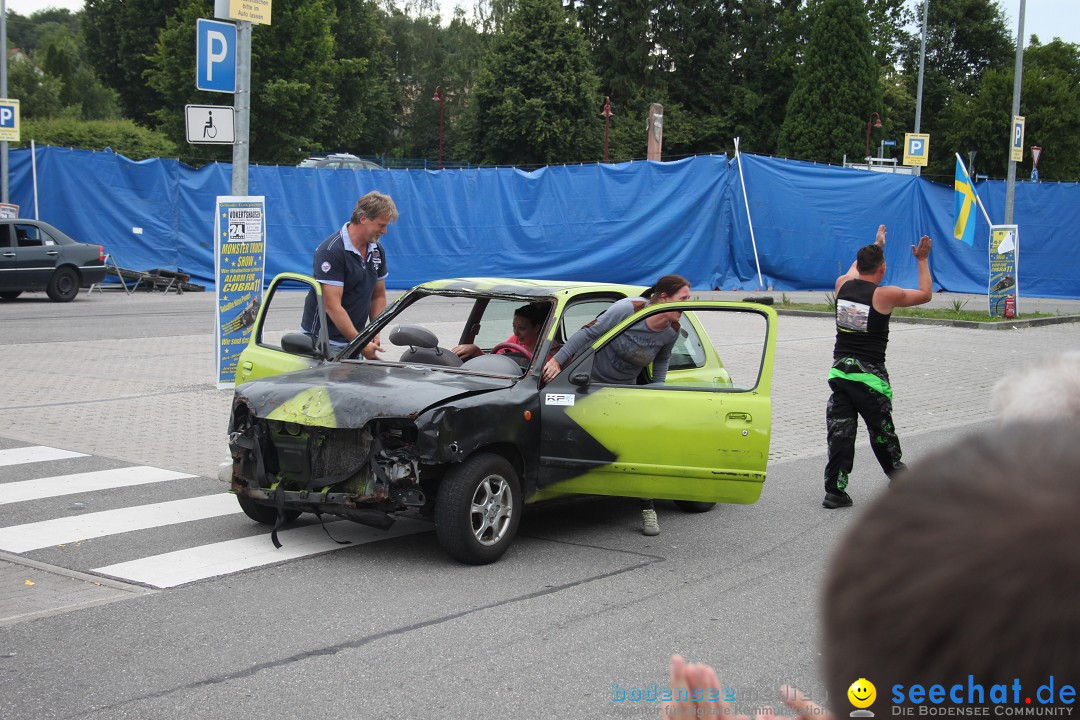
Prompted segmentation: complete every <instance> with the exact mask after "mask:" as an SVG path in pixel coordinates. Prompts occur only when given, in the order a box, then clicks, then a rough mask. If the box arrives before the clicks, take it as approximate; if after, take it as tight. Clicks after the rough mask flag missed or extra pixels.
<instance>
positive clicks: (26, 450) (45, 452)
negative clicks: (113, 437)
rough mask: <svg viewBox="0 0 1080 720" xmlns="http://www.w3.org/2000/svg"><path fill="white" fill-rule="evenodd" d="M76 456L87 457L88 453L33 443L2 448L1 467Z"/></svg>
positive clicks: (0, 452) (0, 455) (0, 451)
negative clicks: (26, 445) (25, 445)
mask: <svg viewBox="0 0 1080 720" xmlns="http://www.w3.org/2000/svg"><path fill="white" fill-rule="evenodd" d="M76 457H86V453H80V452H72V451H71V450H61V449H59V448H52V447H46V446H45V445H31V446H29V447H21V448H11V449H10V450H0V467H3V466H5V465H23V464H24V463H34V462H45V461H46V460H66V459H68V458H76Z"/></svg>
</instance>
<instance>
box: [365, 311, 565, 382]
mask: <svg viewBox="0 0 1080 720" xmlns="http://www.w3.org/2000/svg"><path fill="white" fill-rule="evenodd" d="M530 302H539V303H541V311H544V310H545V308H544V305H546V311H547V312H550V308H551V306H552V305H553V304H554V303H553V300H552V299H551V298H540V299H536V298H526V297H491V296H487V297H476V296H474V295H472V296H461V295H428V294H423V293H415V294H410V295H408V296H405V297H403V298H402V299H401V300H400V301H399V303H398V304H400V305H401V307H400V308H398V307H397V305H395V307H393V308H391V312H392V313H393V316H392V317H390V318H389V319H388V321H387V322H386V323H385V325H384V326H383V327H382V328H381V329H380V331H379V336H380V342H381V344H382V347H383V349H384V350H385V352H384V353H382V354H381V355H380V358H379V359H381V360H387V361H392V362H397V361H400V362H414V361H415V360H414V359H413V358H414V357H416V353H415V351H413V350H411V346H410V345H409V344H408V343H407V342H406V343H405V344H394V342H393V339H394V338H395V331H396V330H398V331H410V330H411V329H414V328H421V329H422V330H426V331H428V332H430V333H431V334H432V335H434V339H435V341H436V349H438V350H440V351H446V352H452V351H453V349H454V348H455V347H456V346H458V345H467V344H471V345H476V346H477V349H478V351H479V353H482V354H484V355H489V354H491V352H492V350H493V349H495V348H496V346H498V345H500V344H502V343H506V342H508V341H509V342H511V343H512V344H514V345H519V343H518V341H517V340H516V338H514V312H515V310H517V309H518V308H521V307H522V306H524V305H528V304H529V303H530ZM544 324H545V325H546V320H545V323H544ZM409 335H410V337H413V338H414V339H415V336H414V335H413V334H412V333H411V332H410V333H409ZM398 342H399V343H401V342H402V341H401V340H400V339H399V340H398ZM537 344H539V342H537ZM525 349H526V350H528V355H527V354H526V353H522V352H521V351H520V349H519V348H517V347H507V348H505V349H504V351H503V352H501V353H499V354H500V355H506V356H507V357H511V358H513V359H514V360H516V361H517V363H518V366H519V368H520V372H523V371H524V369H526V368H528V367H529V366H530V365H531V363H532V358H531V357H529V355H531V354H532V352H533V350H535V349H536V348H535V346H534V347H526V348H525ZM474 352H476V351H474ZM357 354H358V349H357V348H350V351H349V352H348V353H346V354H345V357H349V358H355V357H356V356H357ZM431 364H440V363H431ZM499 365H500V364H499V363H496V362H482V363H474V364H473V365H472V366H471V367H472V368H476V369H477V370H478V371H480V372H487V371H493V370H494V369H495V368H498V367H499ZM503 365H505V364H503ZM506 367H508V368H510V367H511V366H509V365H506ZM465 369H470V366H467V367H466V368H465ZM494 371H497V370H494ZM514 374H519V371H515V372H514Z"/></svg>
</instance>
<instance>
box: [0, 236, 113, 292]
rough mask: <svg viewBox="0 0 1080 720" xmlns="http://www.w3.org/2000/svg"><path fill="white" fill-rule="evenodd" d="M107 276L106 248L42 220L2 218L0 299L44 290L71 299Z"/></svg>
mask: <svg viewBox="0 0 1080 720" xmlns="http://www.w3.org/2000/svg"><path fill="white" fill-rule="evenodd" d="M104 279H105V248H103V247H102V246H101V245H90V244H87V243H81V242H78V241H76V240H73V239H72V238H70V237H68V236H67V235H65V234H64V233H63V232H61V231H60V230H57V229H56V228H55V227H53V226H52V225H50V224H49V223H47V222H42V221H41V220H29V219H26V218H14V219H0V299H2V300H14V299H15V298H17V297H19V295H21V294H22V293H24V292H32V291H35V290H36V291H40V290H44V291H45V292H46V293H48V295H49V299H50V300H54V301H55V302H70V301H72V300H74V299H75V296H76V295H78V294H79V288H80V287H90V286H91V285H93V284H94V283H99V282H101V281H102V280H104Z"/></svg>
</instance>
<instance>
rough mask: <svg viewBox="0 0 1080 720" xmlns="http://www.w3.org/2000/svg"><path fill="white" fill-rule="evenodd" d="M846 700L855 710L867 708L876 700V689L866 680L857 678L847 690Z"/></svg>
mask: <svg viewBox="0 0 1080 720" xmlns="http://www.w3.org/2000/svg"><path fill="white" fill-rule="evenodd" d="M847 697H848V700H849V701H850V702H851V704H852V705H854V706H855V707H857V708H868V707H870V706H871V705H873V704H874V700H875V699H877V688H875V687H874V683H872V682H870V681H869V680H867V679H866V678H859V679H858V680H856V681H855V682H853V683H851V687H849V688H848V689H847Z"/></svg>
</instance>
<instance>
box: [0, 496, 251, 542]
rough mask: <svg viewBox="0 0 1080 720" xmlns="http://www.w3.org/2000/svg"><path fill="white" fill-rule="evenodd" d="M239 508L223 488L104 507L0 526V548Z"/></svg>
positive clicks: (111, 532) (209, 515)
mask: <svg viewBox="0 0 1080 720" xmlns="http://www.w3.org/2000/svg"><path fill="white" fill-rule="evenodd" d="M239 512H240V505H239V504H237V502H236V497H235V496H234V495H231V494H230V493H226V492H222V493H219V494H215V495H203V496H201V497H193V498H188V499H186V500H172V501H170V502H163V503H155V504H153V505H138V506H136V507H128V508H122V509H119V510H105V511H102V512H96V513H87V514H85V515H77V516H74V517H66V518H58V519H55V520H45V521H42V522H36V523H27V524H26V525H13V526H11V527H6V528H0V550H6V551H8V552H12V553H23V552H27V551H28V550H38V549H40V548H44V547H50V546H53V545H63V544H66V543H73V542H78V541H80V540H89V539H91V538H98V537H104V536H106V535H115V534H117V533H125V532H131V531H133V530H146V529H147V528H155V527H161V526H163V525H176V524H177V523H182V522H189V521H191V520H204V519H206V518H212V517H219V516H221V515H231V514H233V513H239Z"/></svg>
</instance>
